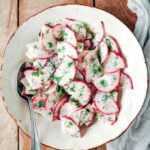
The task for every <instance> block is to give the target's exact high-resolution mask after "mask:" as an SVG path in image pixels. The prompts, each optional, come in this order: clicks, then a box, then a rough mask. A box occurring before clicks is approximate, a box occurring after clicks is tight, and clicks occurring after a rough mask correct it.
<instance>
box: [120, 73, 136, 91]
mask: <svg viewBox="0 0 150 150" xmlns="http://www.w3.org/2000/svg"><path fill="white" fill-rule="evenodd" d="M122 74H124V75H125V76H127V78H128V79H129V80H130V82H131V90H133V89H134V88H133V82H132V79H131V77H130V76H129V75H128V74H126V73H125V72H122Z"/></svg>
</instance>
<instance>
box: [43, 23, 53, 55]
mask: <svg viewBox="0 0 150 150" xmlns="http://www.w3.org/2000/svg"><path fill="white" fill-rule="evenodd" d="M52 30H53V28H52V27H51V26H49V25H44V26H43V27H42V36H41V44H42V47H43V49H44V50H45V51H46V52H48V53H55V52H56V39H55V38H54V36H53V35H52Z"/></svg>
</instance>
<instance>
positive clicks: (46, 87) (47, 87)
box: [43, 81, 54, 90]
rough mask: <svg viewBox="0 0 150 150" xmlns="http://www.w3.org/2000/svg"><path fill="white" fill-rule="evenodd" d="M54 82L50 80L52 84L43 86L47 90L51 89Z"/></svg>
mask: <svg viewBox="0 0 150 150" xmlns="http://www.w3.org/2000/svg"><path fill="white" fill-rule="evenodd" d="M53 84H54V82H53V81H52V82H50V84H49V85H48V86H47V85H43V88H45V89H46V90H47V89H49V88H50V87H51V86H53Z"/></svg>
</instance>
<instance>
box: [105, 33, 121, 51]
mask: <svg viewBox="0 0 150 150" xmlns="http://www.w3.org/2000/svg"><path fill="white" fill-rule="evenodd" d="M105 42H106V43H107V45H108V49H109V50H112V51H114V52H116V53H119V52H120V50H119V45H118V43H117V41H116V39H115V38H114V37H112V36H110V35H107V36H106V37H105Z"/></svg>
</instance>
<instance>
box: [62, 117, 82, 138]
mask: <svg viewBox="0 0 150 150" xmlns="http://www.w3.org/2000/svg"><path fill="white" fill-rule="evenodd" d="M62 118H66V119H68V120H70V121H72V122H73V123H74V124H75V126H76V127H77V128H78V129H79V131H80V137H82V133H81V130H80V128H79V126H78V125H77V124H76V122H75V121H74V120H73V119H72V118H70V117H67V116H62Z"/></svg>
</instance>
